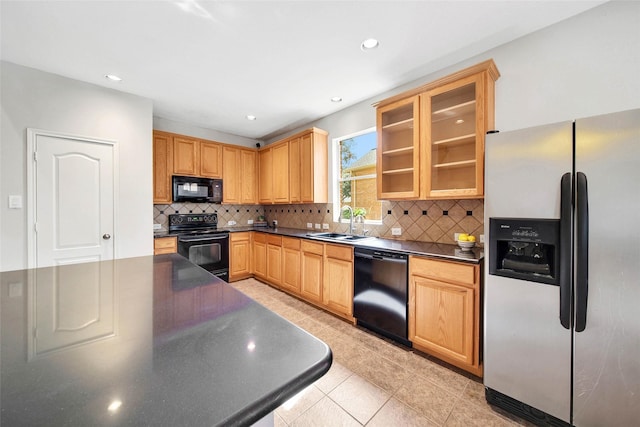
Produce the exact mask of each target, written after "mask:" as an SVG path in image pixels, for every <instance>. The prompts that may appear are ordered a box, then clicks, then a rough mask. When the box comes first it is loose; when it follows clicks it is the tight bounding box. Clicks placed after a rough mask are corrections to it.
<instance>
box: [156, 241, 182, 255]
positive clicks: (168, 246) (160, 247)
mask: <svg viewBox="0 0 640 427" xmlns="http://www.w3.org/2000/svg"><path fill="white" fill-rule="evenodd" d="M176 252H178V239H177V238H176V237H158V238H156V239H153V254H154V255H161V254H175V253H176Z"/></svg>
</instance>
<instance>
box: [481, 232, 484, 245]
mask: <svg viewBox="0 0 640 427" xmlns="http://www.w3.org/2000/svg"><path fill="white" fill-rule="evenodd" d="M480 243H484V234H481V235H480Z"/></svg>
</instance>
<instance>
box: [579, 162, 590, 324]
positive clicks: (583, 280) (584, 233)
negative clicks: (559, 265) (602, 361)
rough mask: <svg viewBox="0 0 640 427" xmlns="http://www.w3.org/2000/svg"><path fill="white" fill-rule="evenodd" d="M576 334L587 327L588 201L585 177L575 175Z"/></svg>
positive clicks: (580, 174)
mask: <svg viewBox="0 0 640 427" xmlns="http://www.w3.org/2000/svg"><path fill="white" fill-rule="evenodd" d="M576 191H577V194H576V233H577V235H576V332H582V331H584V329H585V327H586V326H587V297H588V295H589V199H588V192H587V176H586V175H585V174H584V173H583V172H578V173H577V175H576Z"/></svg>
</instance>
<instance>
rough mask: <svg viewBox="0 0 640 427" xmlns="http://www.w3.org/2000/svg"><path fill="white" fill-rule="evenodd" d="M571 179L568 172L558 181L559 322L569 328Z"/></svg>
mask: <svg viewBox="0 0 640 427" xmlns="http://www.w3.org/2000/svg"><path fill="white" fill-rule="evenodd" d="M572 201H573V179H572V176H571V173H570V172H567V173H565V174H564V175H562V179H561V181H560V324H561V325H562V326H563V327H564V328H565V329H569V328H571V275H572V266H571V230H572V224H571V212H572V210H573V209H572V208H573V203H572Z"/></svg>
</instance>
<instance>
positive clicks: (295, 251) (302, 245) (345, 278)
mask: <svg viewBox="0 0 640 427" xmlns="http://www.w3.org/2000/svg"><path fill="white" fill-rule="evenodd" d="M253 273H254V275H255V277H256V278H258V279H262V280H264V281H265V282H267V283H269V284H271V285H273V286H275V287H278V288H280V289H282V290H283V291H285V292H287V293H289V294H292V295H295V296H297V297H300V298H302V299H304V300H306V301H308V302H310V303H312V304H314V305H317V306H318V307H321V308H324V309H326V310H328V311H331V312H332V313H334V314H336V315H338V316H340V317H343V318H345V319H347V320H350V321H353V317H352V315H353V247H351V246H347V245H332V244H329V243H322V242H316V241H312V240H306V239H300V238H295V237H281V236H277V235H273V234H269V233H261V232H254V236H253Z"/></svg>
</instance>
